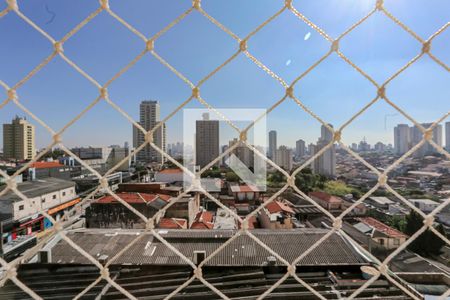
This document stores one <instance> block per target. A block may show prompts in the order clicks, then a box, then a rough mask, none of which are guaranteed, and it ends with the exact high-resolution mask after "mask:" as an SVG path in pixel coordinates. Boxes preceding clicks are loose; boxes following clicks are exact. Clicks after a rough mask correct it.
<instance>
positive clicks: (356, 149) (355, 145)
mask: <svg viewBox="0 0 450 300" xmlns="http://www.w3.org/2000/svg"><path fill="white" fill-rule="evenodd" d="M351 148H352V150H353V151H355V152H357V151H358V144H357V143H352V146H351Z"/></svg>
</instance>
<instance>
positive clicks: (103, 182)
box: [100, 177, 109, 189]
mask: <svg viewBox="0 0 450 300" xmlns="http://www.w3.org/2000/svg"><path fill="white" fill-rule="evenodd" d="M100 186H101V187H102V188H104V189H107V188H108V187H109V184H108V179H106V178H105V177H102V178H100Z"/></svg>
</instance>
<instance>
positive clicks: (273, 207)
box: [266, 200, 294, 214]
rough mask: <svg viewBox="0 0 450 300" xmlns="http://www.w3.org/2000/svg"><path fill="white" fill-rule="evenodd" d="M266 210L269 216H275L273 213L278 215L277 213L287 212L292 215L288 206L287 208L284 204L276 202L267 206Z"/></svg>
mask: <svg viewBox="0 0 450 300" xmlns="http://www.w3.org/2000/svg"><path fill="white" fill-rule="evenodd" d="M266 209H267V210H268V211H269V212H270V213H271V214H275V213H279V212H287V213H290V214H293V213H294V211H293V210H292V208H291V207H290V206H288V205H286V204H285V203H282V202H280V201H276V200H275V201H272V202H270V203H269V204H267V206H266Z"/></svg>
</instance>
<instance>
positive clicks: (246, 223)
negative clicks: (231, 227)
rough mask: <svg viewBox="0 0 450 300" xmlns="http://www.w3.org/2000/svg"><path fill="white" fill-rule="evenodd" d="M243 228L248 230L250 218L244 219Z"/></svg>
mask: <svg viewBox="0 0 450 300" xmlns="http://www.w3.org/2000/svg"><path fill="white" fill-rule="evenodd" d="M241 228H242V229H244V230H248V229H249V226H248V220H247V219H244V220H242V223H241Z"/></svg>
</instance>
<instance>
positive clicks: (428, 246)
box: [405, 211, 445, 257]
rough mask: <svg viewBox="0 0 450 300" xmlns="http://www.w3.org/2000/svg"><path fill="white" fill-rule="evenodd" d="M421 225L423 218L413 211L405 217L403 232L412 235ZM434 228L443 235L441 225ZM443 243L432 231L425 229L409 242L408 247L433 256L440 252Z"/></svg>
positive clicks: (423, 254)
mask: <svg viewBox="0 0 450 300" xmlns="http://www.w3.org/2000/svg"><path fill="white" fill-rule="evenodd" d="M422 226H423V218H422V216H420V215H419V214H418V213H416V212H415V211H411V213H410V214H409V215H408V216H407V217H406V226H405V233H406V234H408V235H410V236H411V235H413V234H414V233H416V232H417V231H418V230H419V229H420V228H422ZM436 230H438V231H439V232H440V233H442V234H443V235H445V232H444V228H443V226H442V225H440V224H439V225H438V226H436ZM444 245H445V242H444V241H443V240H442V239H440V238H439V237H438V236H436V235H435V234H434V233H433V232H432V231H430V230H426V231H425V232H423V233H422V234H421V235H419V236H418V237H417V238H416V239H415V240H414V241H413V242H412V243H411V244H409V246H408V249H410V250H411V251H413V252H416V253H417V254H420V255H422V256H426V257H429V256H433V255H439V254H440V253H441V248H442V247H443V246H444Z"/></svg>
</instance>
